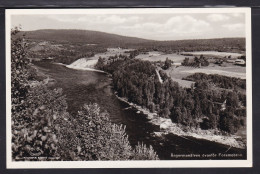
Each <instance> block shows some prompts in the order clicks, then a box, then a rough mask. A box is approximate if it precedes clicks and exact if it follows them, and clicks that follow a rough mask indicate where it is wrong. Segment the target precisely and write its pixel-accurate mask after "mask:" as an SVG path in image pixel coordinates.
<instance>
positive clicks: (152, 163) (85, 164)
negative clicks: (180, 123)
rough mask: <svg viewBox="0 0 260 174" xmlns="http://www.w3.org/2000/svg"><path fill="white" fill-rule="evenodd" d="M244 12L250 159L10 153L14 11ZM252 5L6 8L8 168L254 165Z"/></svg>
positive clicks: (30, 13)
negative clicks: (20, 156)
mask: <svg viewBox="0 0 260 174" xmlns="http://www.w3.org/2000/svg"><path fill="white" fill-rule="evenodd" d="M137 13H139V14H149V13H150V14H151V13H152V14H174V13H244V14H245V15H246V22H245V23H246V58H247V59H246V64H247V65H246V80H247V160H159V161H55V162H53V161H52V162H43V161H38V162H16V161H12V157H11V156H12V154H11V150H12V149H11V135H12V133H11V54H10V53H11V45H10V44H11V42H10V41H11V38H10V31H11V15H33V14H137ZM251 48H252V47H251V9H250V8H247V7H246V8H176V9H173V8H154V9H153V8H142V9H140V8H138V9H135V8H132V9H7V10H6V114H7V115H6V152H7V153H6V164H7V166H6V167H7V168H13V169H15V168H16V169H22V168H23V169H25V168H27V169H31V168H158V167H160V168H169V167H176V168H177V167H178V168H180V167H182V168H187V167H192V168H198V167H252V159H253V157H252V64H251V63H252V62H251V61H252V53H251Z"/></svg>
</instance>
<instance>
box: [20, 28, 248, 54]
mask: <svg viewBox="0 0 260 174" xmlns="http://www.w3.org/2000/svg"><path fill="white" fill-rule="evenodd" d="M22 34H25V38H26V39H28V40H31V41H49V42H56V43H62V44H64V43H70V44H72V45H73V44H76V43H82V44H97V45H102V46H104V47H106V48H107V47H127V48H135V49H144V50H159V51H163V52H173V51H203V50H204V51H206V50H207V51H208V50H214V51H229V52H233V51H237V52H238V51H239V52H240V51H245V38H221V39H197V40H177V41H154V40H147V39H141V38H136V37H126V36H120V35H116V34H110V33H104V32H98V31H89V30H50V29H49V30H47V29H46V30H36V31H23V32H21V35H22Z"/></svg>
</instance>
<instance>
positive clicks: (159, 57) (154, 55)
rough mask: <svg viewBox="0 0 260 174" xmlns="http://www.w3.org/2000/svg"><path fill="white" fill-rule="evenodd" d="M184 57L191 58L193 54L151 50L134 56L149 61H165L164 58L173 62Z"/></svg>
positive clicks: (180, 60)
mask: <svg viewBox="0 0 260 174" xmlns="http://www.w3.org/2000/svg"><path fill="white" fill-rule="evenodd" d="M185 57H189V58H193V56H183V55H179V54H176V53H173V54H164V53H161V52H156V51H152V52H148V53H146V54H139V55H138V56H136V57H135V58H137V59H141V60H148V61H151V62H156V61H162V62H163V61H165V60H166V58H168V59H170V60H172V61H174V62H178V63H179V62H182V61H183V60H184V59H185Z"/></svg>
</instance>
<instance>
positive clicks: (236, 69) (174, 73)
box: [165, 63, 246, 87]
mask: <svg viewBox="0 0 260 174" xmlns="http://www.w3.org/2000/svg"><path fill="white" fill-rule="evenodd" d="M165 72H166V73H167V75H168V76H170V77H171V78H172V80H174V81H176V82H178V83H179V84H180V85H181V86H183V87H190V85H191V84H192V83H193V82H190V81H187V80H182V78H184V77H187V76H189V75H191V74H194V73H205V74H219V75H223V76H229V77H237V78H241V79H245V78H246V67H242V66H236V65H233V64H232V63H227V64H226V67H222V66H218V65H215V64H210V65H209V66H207V67H201V68H194V67H189V66H179V67H174V66H172V67H171V68H169V69H168V70H165Z"/></svg>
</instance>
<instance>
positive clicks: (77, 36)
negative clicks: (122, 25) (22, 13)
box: [21, 29, 150, 46]
mask: <svg viewBox="0 0 260 174" xmlns="http://www.w3.org/2000/svg"><path fill="white" fill-rule="evenodd" d="M21 34H25V37H26V38H27V39H32V40H41V41H54V42H61V43H66V42H69V43H84V44H101V45H111V46H120V45H127V44H130V45H131V44H141V43H144V42H150V40H146V39H140V38H135V37H126V36H120V35H116V34H110V33H105V32H99V31H90V30H64V29H62V30H52V29H46V30H36V31H23V32H21Z"/></svg>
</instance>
